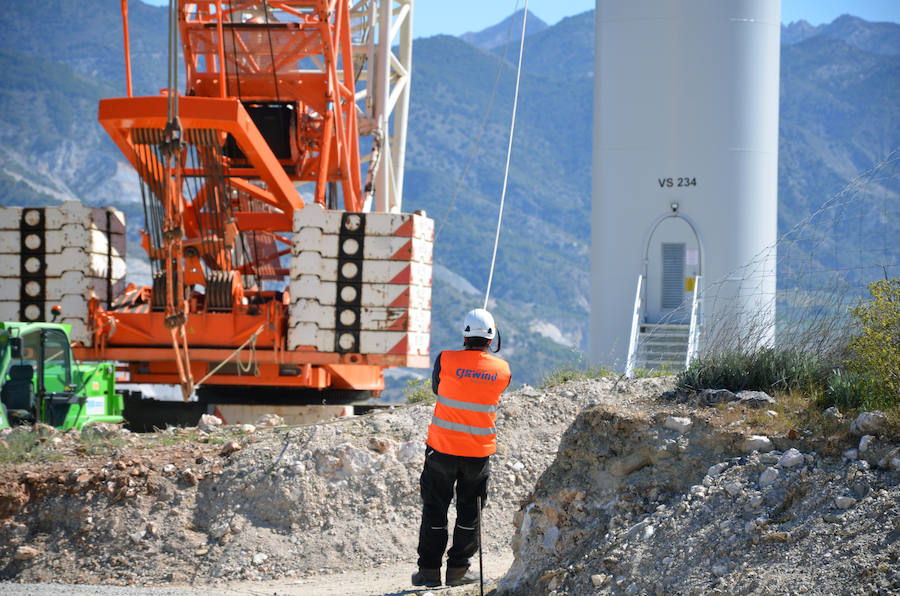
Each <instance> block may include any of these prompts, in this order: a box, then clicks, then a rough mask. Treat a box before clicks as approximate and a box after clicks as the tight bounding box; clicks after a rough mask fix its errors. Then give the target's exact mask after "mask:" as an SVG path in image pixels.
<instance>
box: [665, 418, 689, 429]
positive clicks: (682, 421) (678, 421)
mask: <svg viewBox="0 0 900 596" xmlns="http://www.w3.org/2000/svg"><path fill="white" fill-rule="evenodd" d="M663 426H664V427H666V428H668V429H671V430H674V431H678V432H680V433H683V432H685V431H687V430H688V429H689V428H691V419H690V418H687V417H683V416H668V417H667V418H666V420H665V422H663Z"/></svg>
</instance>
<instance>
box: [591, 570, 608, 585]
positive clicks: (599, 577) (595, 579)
mask: <svg viewBox="0 0 900 596" xmlns="http://www.w3.org/2000/svg"><path fill="white" fill-rule="evenodd" d="M606 579H607V576H606V574H605V573H595V574H594V575H592V576H591V583H592V584H594V587H595V588H599V587H600V586H602V585H603V584H605V583H606Z"/></svg>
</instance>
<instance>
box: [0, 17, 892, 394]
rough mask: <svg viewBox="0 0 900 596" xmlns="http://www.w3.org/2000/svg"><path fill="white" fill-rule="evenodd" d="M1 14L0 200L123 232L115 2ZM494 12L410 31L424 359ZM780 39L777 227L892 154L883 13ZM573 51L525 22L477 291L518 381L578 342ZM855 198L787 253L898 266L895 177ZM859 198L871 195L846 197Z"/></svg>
mask: <svg viewBox="0 0 900 596" xmlns="http://www.w3.org/2000/svg"><path fill="white" fill-rule="evenodd" d="M7 8H8V10H7V11H6V15H7V18H8V20H7V22H8V23H9V24H10V26H9V27H8V30H9V31H8V34H7V35H6V36H4V39H3V40H2V41H0V50H2V53H0V62H2V67H3V69H2V72H3V73H4V77H5V82H4V85H3V86H2V88H0V203H2V204H26V203H39V202H53V201H56V200H62V199H66V198H73V197H77V198H81V199H83V200H85V201H86V202H88V203H91V204H104V205H107V204H112V205H116V206H118V207H119V208H120V209H122V210H123V211H125V213H126V215H127V217H128V219H129V222H130V224H131V225H130V226H129V235H130V237H131V239H132V242H134V241H136V239H137V234H138V231H139V229H140V227H141V225H142V221H143V213H142V209H141V206H140V199H139V191H138V185H137V180H136V174H134V173H133V172H132V171H131V169H130V167H128V166H127V164H126V163H125V160H124V159H123V158H122V156H121V155H119V153H118V151H117V149H116V148H115V147H114V146H113V145H112V143H111V142H110V141H109V140H108V139H107V138H106V135H105V134H104V133H103V131H102V129H101V128H100V127H99V125H98V124H97V123H96V99H97V98H99V97H103V96H110V95H121V94H123V93H124V85H123V82H122V81H123V73H124V66H123V61H122V57H121V56H122V52H121V44H122V40H121V28H120V23H119V20H120V19H119V16H118V10H117V8H116V9H115V10H109V5H108V3H105V2H101V1H100V0H88V1H84V2H72V1H68V2H62V3H60V4H58V5H55V6H54V8H53V9H50V8H45V7H43V6H42V7H40V8H32V7H31V6H30V5H26V4H22V3H15V4H12V5H10V6H9V7H7ZM129 20H130V23H131V40H132V41H131V43H132V52H133V56H134V57H133V63H134V72H135V87H136V92H137V93H155V92H156V90H157V89H159V88H160V87H162V86H164V84H165V73H164V70H165V61H164V60H163V55H164V54H163V48H164V47H165V37H166V30H165V10H164V9H162V8H152V7H148V6H144V5H143V4H141V3H140V2H131V3H130V19H129ZM508 24H509V23H508V22H507V21H504V22H502V23H499V24H498V25H497V26H496V27H493V28H489V29H488V30H485V31H482V32H474V33H472V34H467V35H466V36H464V38H462V39H460V38H453V37H448V36H437V37H432V38H426V39H417V40H416V41H415V43H414V50H413V55H414V59H413V71H414V72H413V92H412V104H411V108H410V128H409V137H408V148H407V160H406V168H407V170H406V178H405V188H404V196H405V209H406V210H408V211H412V210H415V209H426V210H427V211H428V213H429V215H430V216H431V217H433V218H434V219H435V220H436V223H437V225H438V227H439V228H440V229H441V232H440V236H439V238H438V242H437V246H436V251H435V258H436V264H437V266H438V267H437V272H436V274H435V286H434V300H433V324H432V330H433V333H432V335H433V340H432V346H433V349H432V353H433V354H435V353H437V351H438V350H440V349H441V348H443V347H448V346H449V347H452V346H455V345H457V343H458V330H457V324H458V319H459V317H460V316H461V313H462V312H464V311H465V310H467V309H469V308H471V307H473V306H477V305H480V304H481V301H482V299H483V298H482V297H481V296H480V295H481V293H482V292H483V288H484V287H485V284H486V281H487V276H488V266H489V259H490V251H491V244H492V241H493V235H494V227H495V224H496V216H497V207H498V201H499V196H500V191H501V187H502V172H503V164H504V161H505V150H506V134H507V131H508V127H509V118H510V110H511V106H512V92H513V85H514V74H515V73H514V66H513V65H514V63H515V59H516V50H517V45H516V46H515V47H511V48H510V51H509V52H508V54H507V63H506V64H505V65H503V69H502V71H501V76H500V81H499V85H498V89H497V93H496V97H495V99H494V102H493V104H492V106H491V109H490V113H489V117H488V119H487V125H486V128H485V131H484V134H483V136H482V138H481V142H480V144H479V147H478V150H477V153H475V155H474V159H473V160H472V165H471V166H470V168H469V170H468V172H467V174H466V177H465V180H464V181H463V184H462V185H461V187H459V192H458V197H457V198H456V200H455V202H453V203H452V205H451V201H452V200H453V197H454V194H455V193H456V191H457V185H458V183H459V180H460V176H461V174H462V172H463V169H464V168H465V165H466V162H467V161H468V159H469V157H470V155H471V153H472V143H473V140H474V138H475V137H476V135H477V133H478V130H479V128H480V124H481V121H482V118H483V117H484V115H485V113H486V111H487V108H488V102H489V98H490V96H491V89H492V87H493V84H494V79H495V76H496V74H497V71H498V67H500V56H501V55H502V51H503V48H502V47H498V46H497V45H495V44H494V41H491V40H496V39H497V34H498V32H502V35H503V36H504V37H503V39H504V40H505V31H503V29H504V27H506V30H508ZM783 33H784V42H785V44H786V45H785V46H784V48H783V58H782V68H781V73H782V89H781V130H780V133H781V140H780V156H779V201H780V203H779V205H780V206H779V231H780V232H781V233H785V232H786V231H788V230H791V229H792V228H793V227H794V226H795V225H796V224H797V223H798V222H802V221H803V220H804V219H805V218H807V217H808V216H809V215H810V214H811V212H813V211H814V210H815V209H817V208H818V206H819V205H821V204H822V203H823V202H824V201H826V200H827V199H828V198H830V197H832V196H834V195H835V194H836V193H839V192H840V191H841V190H842V189H844V188H845V187H847V185H848V183H850V181H851V180H854V179H855V178H856V176H857V175H858V174H859V173H860V172H864V171H866V170H869V169H870V168H871V167H872V166H873V165H874V164H876V163H878V162H880V161H881V160H884V159H885V158H886V157H887V156H888V155H890V153H891V151H893V150H894V149H896V148H897V147H898V146H900V117H898V115H900V114H898V110H900V108H898V106H900V76H898V74H900V73H898V64H900V62H898V61H900V56H898V50H897V48H898V47H900V25H897V24H893V23H868V22H866V21H863V20H861V19H857V18H855V17H849V16H845V17H841V18H840V19H838V20H836V21H835V22H834V23H832V24H830V25H827V26H826V25H823V26H821V27H815V28H813V27H804V26H803V24H802V23H800V24H796V23H795V24H792V25H790V26H787V27H784V28H783ZM513 37H514V38H515V37H517V35H514V36H513ZM466 39H469V40H471V41H472V43H469V42H467V41H466ZM501 43H502V42H501ZM473 44H474V45H473ZM479 46H482V47H479ZM483 48H491V49H483ZM592 60H593V12H586V13H583V14H580V15H576V16H573V17H570V18H566V19H563V20H562V21H561V22H559V23H557V24H556V25H553V26H550V27H546V28H543V27H541V26H540V23H539V22H538V21H537V19H535V27H534V29H533V30H529V34H528V36H527V37H526V43H525V60H524V74H523V78H522V83H521V92H520V102H519V115H518V122H517V129H516V138H515V143H514V146H513V155H512V164H511V166H512V167H511V175H510V183H509V189H508V195H507V204H506V212H505V214H504V220H503V229H502V233H501V243H500V250H499V253H498V261H497V270H496V272H495V277H494V286H493V291H492V299H493V300H495V301H496V302H495V305H494V307H493V308H494V309H495V310H496V311H497V313H496V314H497V316H498V319H499V320H500V321H501V330H502V332H503V335H504V353H505V354H506V355H507V356H508V357H509V359H510V360H511V362H512V365H513V370H514V371H515V373H514V379H513V383H514V384H517V383H521V382H531V383H535V382H537V381H539V380H540V379H541V378H542V376H543V375H544V374H545V372H546V371H547V370H549V369H551V368H553V367H555V366H558V365H559V364H561V363H565V362H573V361H576V360H578V359H579V357H580V354H581V353H582V352H583V351H585V350H586V348H587V324H588V313H589V309H590V304H589V291H588V287H589V286H588V281H589V263H590V252H589V251H590V244H589V234H590V230H589V213H590V204H591V198H590V193H591V121H592V93H593V79H592V70H593V66H592ZM854 192H856V193H857V194H859V193H862V196H861V198H862V199H863V201H862V202H863V204H857V205H856V206H855V207H854V206H847V208H848V209H851V210H854V211H853V213H854V217H853V218H847V217H838V218H836V219H835V220H834V221H831V220H830V221H829V223H828V228H829V230H830V231H829V233H828V234H827V238H825V239H822V238H806V239H803V240H802V241H800V242H798V245H800V246H801V248H808V247H809V246H813V245H815V246H824V247H826V248H827V250H824V249H823V250H820V252H819V254H817V255H816V259H818V260H821V262H822V266H827V267H832V268H851V269H852V268H853V267H855V266H856V264H857V262H858V261H859V259H861V258H866V255H867V254H868V252H869V250H870V249H871V248H872V243H873V242H874V239H875V238H877V239H879V241H880V244H879V246H877V249H878V250H879V255H880V256H879V257H878V259H879V262H883V263H887V264H891V263H897V258H896V257H897V254H898V253H900V240H897V238H898V236H897V235H896V234H890V233H886V230H895V229H898V227H900V214H898V209H900V208H898V206H897V205H898V204H900V201H897V200H896V199H897V198H898V194H900V178H898V176H897V175H896V169H894V170H891V171H890V172H888V174H887V175H886V176H881V177H879V179H878V180H877V181H876V182H875V183H873V184H872V185H870V186H867V187H865V188H864V189H862V190H857V191H854ZM871 193H874V194H873V196H875V197H876V198H877V203H878V204H877V205H874V206H873V205H871V204H868V203H865V200H867V197H868V195H869V194H871ZM858 198H859V197H858ZM819 229H822V230H824V229H826V227H825V226H819ZM139 252H140V250H139V249H138V248H136V247H133V248H132V249H131V250H130V257H131V259H132V260H131V264H130V265H129V267H130V270H131V271H132V272H133V274H135V273H136V274H137V275H133V277H132V279H133V280H135V281H143V282H146V281H147V280H146V279H145V278H142V277H140V271H141V270H140V269H139V268H138V267H137V265H136V264H135V263H136V261H134V258H135V257H136V256H138V255H139ZM881 255H883V256H881ZM807 260H809V259H807ZM143 271H146V268H144V269H143ZM784 271H785V272H787V271H790V268H785V269H784ZM144 275H146V274H144ZM780 282H781V283H782V285H784V284H785V283H788V282H789V280H787V279H784V278H782V279H781V280H780ZM473 289H474V291H473ZM623 316H626V315H623ZM610 364H616V363H610ZM619 364H621V363H619Z"/></svg>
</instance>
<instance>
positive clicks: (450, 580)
mask: <svg viewBox="0 0 900 596" xmlns="http://www.w3.org/2000/svg"><path fill="white" fill-rule="evenodd" d="M495 334H497V328H496V325H495V324H494V318H493V317H492V316H491V313H489V312H488V311H486V310H484V309H481V308H476V309H475V310H472V311H469V313H468V314H466V316H465V319H464V321H463V347H464V349H462V350H452V351H444V352H441V353H440V354H438V357H437V359H436V360H435V361H434V370H433V371H432V374H431V388H432V390H433V391H434V393H435V394H436V395H437V403H436V404H435V406H434V414H433V416H432V418H431V424H430V425H429V427H428V439H427V440H426V447H425V466H424V468H423V470H422V477H421V479H420V480H419V486H420V488H421V493H422V525H421V526H420V528H419V548H418V553H419V561H418V564H419V570H418V571H417V572H416V573H414V574H413V576H412V583H413V585H414V586H426V587H436V586H440V585H441V560H442V559H443V556H444V549H445V548H446V547H447V541H448V538H449V532H448V531H447V509H448V508H449V507H450V500H451V499H452V497H453V488H454V484H455V485H456V527H455V528H454V530H453V545H452V546H451V547H450V550H449V551H448V552H447V574H446V583H447V585H448V586H458V585H462V584H468V583H472V582H477V581H478V580H479V576H478V574H476V573H474V572H472V571H469V558H470V557H471V556H472V555H473V554H474V553H475V551H476V549H477V548H478V536H479V531H478V518H479V511H478V500H479V497H480V500H481V506H482V507H484V502H485V499H486V497H487V485H488V476H489V474H490V468H491V462H490V459H491V455H493V453H494V452H495V451H496V450H497V449H496V447H497V440H496V439H497V430H496V428H494V421H495V419H496V417H497V410H498V409H499V407H500V394H501V393H503V391H504V390H505V389H506V388H507V387H508V386H509V379H510V371H509V365H508V364H507V363H506V361H504V360H502V359H500V358H498V357H497V356H494V355H493V354H491V353H489V348H490V345H491V341H492V340H493V339H494V336H495ZM499 350H500V341H499V336H498V343H497V351H499Z"/></svg>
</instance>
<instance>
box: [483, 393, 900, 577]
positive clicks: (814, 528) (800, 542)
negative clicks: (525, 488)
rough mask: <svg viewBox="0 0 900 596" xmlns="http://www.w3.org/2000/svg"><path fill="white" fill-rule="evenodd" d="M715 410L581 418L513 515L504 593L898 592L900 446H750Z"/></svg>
mask: <svg viewBox="0 0 900 596" xmlns="http://www.w3.org/2000/svg"><path fill="white" fill-rule="evenodd" d="M718 413H719V411H718V410H709V409H699V410H697V409H691V408H687V407H683V408H682V409H681V411H679V412H675V411H669V410H663V409H659V408H647V407H643V408H641V409H639V410H633V409H630V408H623V407H620V406H615V407H610V406H609V405H608V404H600V405H597V406H594V407H591V408H588V409H586V410H585V411H584V412H583V413H582V414H581V415H579V417H578V419H577V420H576V421H575V423H574V424H573V425H572V427H571V428H570V429H569V430H568V431H567V432H566V435H565V437H564V438H563V440H562V443H561V445H560V448H559V454H558V456H557V458H556V460H555V461H554V463H553V464H552V465H551V466H550V467H549V468H548V469H547V470H546V471H545V472H544V474H543V475H542V476H541V478H540V479H539V480H538V483H537V485H536V487H535V490H534V491H533V492H532V493H531V495H529V497H528V499H527V501H526V503H525V505H524V507H523V508H522V510H521V511H520V512H519V513H518V514H517V517H516V521H515V523H516V536H515V538H514V539H513V551H514V555H515V561H514V563H513V565H512V567H511V569H510V571H509V572H508V573H507V575H506V576H505V577H504V579H503V581H502V582H501V590H500V591H501V593H503V592H512V593H518V594H586V593H611V594H622V593H624V594H654V593H656V594H669V593H691V594H705V593H726V594H738V593H741V594H745V593H787V592H791V593H816V594H836V593H848V592H854V593H855V592H866V593H879V592H881V593H888V592H891V593H896V591H897V590H898V589H900V564H898V557H900V540H898V538H900V487H898V481H900V472H898V471H897V467H898V466H897V463H898V460H897V459H896V458H897V454H898V450H897V443H896V440H895V439H894V440H893V441H892V440H889V438H888V437H877V436H874V435H869V436H867V437H863V438H862V439H860V438H859V437H858V436H856V437H854V436H853V435H851V434H849V433H847V432H845V433H843V434H837V435H836V436H834V437H832V438H831V440H820V441H816V440H812V438H809V439H807V440H792V439H789V438H787V437H760V436H756V437H752V436H748V434H747V433H746V431H740V432H738V431H735V430H729V429H728V428H727V427H726V428H723V427H722V425H721V424H720V423H719V421H718V420H716V418H717V415H718ZM847 426H848V427H849V423H847ZM844 430H848V429H844ZM857 446H858V448H857Z"/></svg>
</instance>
